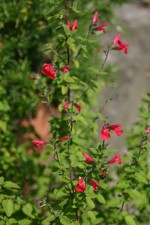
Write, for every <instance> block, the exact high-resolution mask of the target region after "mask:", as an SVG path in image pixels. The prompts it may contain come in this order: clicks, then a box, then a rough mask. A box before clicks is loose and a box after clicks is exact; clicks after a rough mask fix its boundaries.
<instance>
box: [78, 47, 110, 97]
mask: <svg viewBox="0 0 150 225" xmlns="http://www.w3.org/2000/svg"><path fill="white" fill-rule="evenodd" d="M109 52H110V47H109V46H108V47H107V50H106V51H105V58H104V61H103V63H102V65H101V66H100V69H99V72H98V73H97V75H96V77H95V80H97V78H98V76H99V74H100V72H101V71H102V70H103V68H104V66H105V64H106V61H107V59H108V55H109ZM90 89H91V87H88V88H87V89H86V90H85V91H84V92H83V93H82V95H81V96H80V97H79V98H77V101H79V100H80V99H81V98H82V97H83V95H85V94H86V93H87V91H88V90H90Z"/></svg>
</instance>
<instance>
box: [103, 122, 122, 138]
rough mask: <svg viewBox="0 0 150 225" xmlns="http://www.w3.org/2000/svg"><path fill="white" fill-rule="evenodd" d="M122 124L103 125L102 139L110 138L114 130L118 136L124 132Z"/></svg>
mask: <svg viewBox="0 0 150 225" xmlns="http://www.w3.org/2000/svg"><path fill="white" fill-rule="evenodd" d="M120 127H121V125H120V124H114V125H110V126H103V128H102V131H101V134H100V137H101V139H102V140H107V139H108V138H110V131H114V132H115V133H116V134H117V135H118V136H120V135H121V134H122V133H123V130H121V129H120Z"/></svg>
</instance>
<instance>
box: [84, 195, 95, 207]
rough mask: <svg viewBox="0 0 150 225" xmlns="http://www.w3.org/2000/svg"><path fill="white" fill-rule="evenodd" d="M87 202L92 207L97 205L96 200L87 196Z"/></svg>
mask: <svg viewBox="0 0 150 225" xmlns="http://www.w3.org/2000/svg"><path fill="white" fill-rule="evenodd" d="M86 203H87V205H88V206H89V208H90V209H93V208H94V207H95V204H94V202H93V201H92V199H91V198H89V197H86Z"/></svg>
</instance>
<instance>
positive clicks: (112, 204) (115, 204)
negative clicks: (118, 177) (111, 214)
mask: <svg viewBox="0 0 150 225" xmlns="http://www.w3.org/2000/svg"><path fill="white" fill-rule="evenodd" d="M120 204H121V202H120V200H119V199H116V198H114V199H112V200H109V201H108V202H107V205H108V206H109V207H118V206H119V205H120Z"/></svg>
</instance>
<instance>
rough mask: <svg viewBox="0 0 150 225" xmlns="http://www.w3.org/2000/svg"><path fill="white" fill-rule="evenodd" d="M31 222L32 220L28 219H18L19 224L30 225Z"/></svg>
mask: <svg viewBox="0 0 150 225" xmlns="http://www.w3.org/2000/svg"><path fill="white" fill-rule="evenodd" d="M31 223H32V221H31V220H29V219H23V220H20V221H18V224H19V225H30V224H31Z"/></svg>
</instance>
